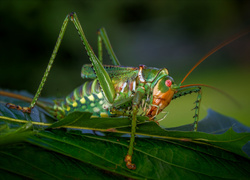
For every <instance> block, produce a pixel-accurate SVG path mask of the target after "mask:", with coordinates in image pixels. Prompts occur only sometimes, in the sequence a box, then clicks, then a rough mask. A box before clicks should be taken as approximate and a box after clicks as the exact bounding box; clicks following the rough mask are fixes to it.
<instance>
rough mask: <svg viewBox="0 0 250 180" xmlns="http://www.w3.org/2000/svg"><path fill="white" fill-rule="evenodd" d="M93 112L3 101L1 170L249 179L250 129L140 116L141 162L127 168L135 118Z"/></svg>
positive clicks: (10, 174) (9, 173)
mask: <svg viewBox="0 0 250 180" xmlns="http://www.w3.org/2000/svg"><path fill="white" fill-rule="evenodd" d="M0 101H1V102H6V101H8V98H7V99H1V97H0ZM11 101H12V103H19V102H18V101H17V100H13V99H12V100H11ZM20 103H23V102H20ZM24 104H25V103H24ZM90 115H91V114H90V113H86V112H85V113H82V112H74V113H71V114H69V116H67V117H65V118H64V119H63V120H61V121H56V120H54V119H53V118H51V117H50V116H48V115H47V114H46V113H45V112H44V111H43V110H41V109H40V108H37V107H36V108H34V111H32V114H31V115H28V114H24V113H22V112H20V111H17V110H13V109H8V108H6V106H5V105H4V103H1V104H0V158H1V161H0V172H1V176H2V177H4V178H5V179H6V178H12V179H24V178H31V179H77V178H79V177H81V178H84V179H88V178H91V179H98V178H99V179H100V178H106V179H117V178H123V177H129V178H132V179H167V178H169V179H191V178H192V179H221V178H228V179H229V178H230V179H231V178H232V179H248V177H249V175H250V168H249V167H250V160H249V158H248V156H246V154H245V153H244V152H243V151H242V147H243V146H244V145H245V144H246V143H247V142H248V141H249V139H250V133H246V132H245V133H236V132H234V131H233V130H232V129H228V130H227V131H226V132H225V133H223V134H220V135H215V134H208V133H204V132H189V131H186V132H183V131H176V130H175V131H168V130H165V129H163V128H161V127H159V126H158V125H157V124H156V123H154V122H148V121H147V118H145V117H140V116H138V119H139V120H138V126H137V138H136V140H135V142H136V144H135V147H134V154H133V163H135V164H136V166H137V168H136V170H129V169H127V167H126V166H125V163H124V157H125V155H126V154H127V150H128V144H129V138H128V135H127V134H129V133H130V127H131V124H130V123H131V121H130V119H129V118H123V117H118V118H90ZM209 116H210V119H211V120H213V119H215V121H220V119H224V120H225V119H227V117H225V116H223V117H222V116H221V115H218V114H216V113H212V115H211V113H210V114H209ZM206 126H207V124H206ZM45 127H48V128H47V129H45ZM227 127H229V126H227ZM221 128H222V129H224V126H222V127H221ZM72 129H78V130H72ZM85 129H87V130H95V131H96V130H99V131H101V132H109V133H105V134H104V135H102V136H97V135H95V134H86V133H83V130H85ZM242 129H246V128H242ZM216 131H220V130H219V129H216ZM124 134H125V137H124ZM118 135H119V136H118ZM126 136H127V137H126ZM55 164H56V165H55Z"/></svg>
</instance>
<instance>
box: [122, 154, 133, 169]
mask: <svg viewBox="0 0 250 180" xmlns="http://www.w3.org/2000/svg"><path fill="white" fill-rule="evenodd" d="M124 161H125V162H126V166H127V168H128V169H132V170H135V169H136V165H135V164H132V156H130V155H127V156H126V157H125V159H124Z"/></svg>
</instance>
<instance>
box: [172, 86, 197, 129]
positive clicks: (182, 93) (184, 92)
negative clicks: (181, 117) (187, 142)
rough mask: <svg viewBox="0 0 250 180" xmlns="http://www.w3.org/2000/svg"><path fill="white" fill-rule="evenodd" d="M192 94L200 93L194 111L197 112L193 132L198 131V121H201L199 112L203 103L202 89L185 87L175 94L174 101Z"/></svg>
mask: <svg viewBox="0 0 250 180" xmlns="http://www.w3.org/2000/svg"><path fill="white" fill-rule="evenodd" d="M191 93H198V96H197V100H196V101H195V107H194V108H193V109H192V110H195V115H194V116H193V118H194V125H193V131H197V127H198V121H199V110H200V102H201V87H199V86H192V87H184V88H181V89H179V90H178V92H177V93H176V94H174V96H173V98H172V99H176V98H178V97H181V96H185V95H187V94H191Z"/></svg>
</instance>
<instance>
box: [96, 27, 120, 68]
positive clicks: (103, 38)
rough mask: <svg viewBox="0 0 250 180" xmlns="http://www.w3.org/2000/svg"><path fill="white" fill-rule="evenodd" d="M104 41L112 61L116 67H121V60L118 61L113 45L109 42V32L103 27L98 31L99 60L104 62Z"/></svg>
mask: <svg viewBox="0 0 250 180" xmlns="http://www.w3.org/2000/svg"><path fill="white" fill-rule="evenodd" d="M102 41H103V43H104V45H105V47H106V49H107V52H108V54H109V57H110V59H111V60H112V63H113V64H114V65H120V62H119V60H118V59H117V57H116V55H115V52H114V50H113V48H112V46H111V43H110V41H109V38H108V35H107V32H106V30H105V29H104V28H103V27H102V28H100V29H99V31H98V58H99V61H101V62H102V59H103V58H102V53H103V51H102Z"/></svg>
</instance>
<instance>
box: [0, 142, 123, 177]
mask: <svg viewBox="0 0 250 180" xmlns="http://www.w3.org/2000/svg"><path fill="white" fill-rule="evenodd" d="M0 159H1V161H0V172H1V178H4V179H8V178H11V179H117V178H118V177H117V176H116V175H115V174H111V173H107V172H105V171H103V170H101V169H98V168H96V167H94V166H92V165H90V164H88V163H83V162H81V161H78V160H76V159H74V158H71V157H67V156H64V155H62V154H59V153H56V152H53V151H48V150H46V149H43V148H40V147H38V146H34V145H31V144H27V143H19V144H13V145H12V146H7V147H5V148H4V149H1V150H0ZM119 178H121V179H124V178H122V177H120V176H119Z"/></svg>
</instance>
